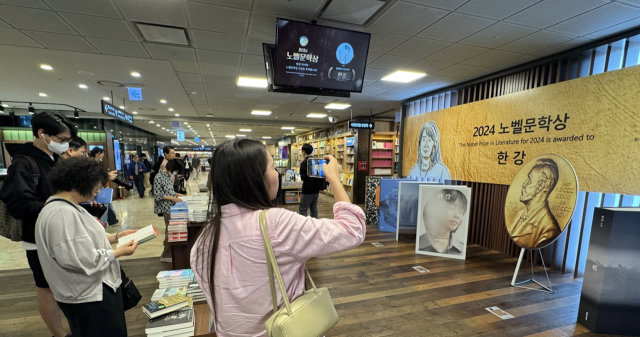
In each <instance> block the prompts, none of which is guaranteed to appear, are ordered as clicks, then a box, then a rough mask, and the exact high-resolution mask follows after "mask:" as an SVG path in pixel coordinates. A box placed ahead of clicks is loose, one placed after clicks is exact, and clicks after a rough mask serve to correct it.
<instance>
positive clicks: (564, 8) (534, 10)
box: [504, 0, 610, 28]
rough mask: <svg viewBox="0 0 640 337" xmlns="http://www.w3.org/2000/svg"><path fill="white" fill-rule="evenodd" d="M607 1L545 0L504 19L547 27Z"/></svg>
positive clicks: (520, 23) (525, 24) (521, 23)
mask: <svg viewBox="0 0 640 337" xmlns="http://www.w3.org/2000/svg"><path fill="white" fill-rule="evenodd" d="M609 2H610V1H609V0H545V1H541V2H538V3H537V4H535V5H533V6H531V7H529V8H527V9H525V10H523V11H522V12H520V13H517V14H515V15H513V16H510V17H509V18H507V19H505V20H504V21H507V22H511V23H515V24H519V25H524V26H531V27H537V28H547V27H549V26H552V25H555V24H556V23H559V22H562V21H564V20H567V19H570V18H572V17H574V16H576V15H580V14H582V13H584V12H587V11H590V10H592V9H594V8H596V7H599V6H602V5H604V4H607V3H609Z"/></svg>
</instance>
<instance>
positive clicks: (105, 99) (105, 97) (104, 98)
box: [102, 96, 111, 101]
mask: <svg viewBox="0 0 640 337" xmlns="http://www.w3.org/2000/svg"><path fill="white" fill-rule="evenodd" d="M102 100H103V101H110V100H111V98H109V97H107V96H104V97H102Z"/></svg>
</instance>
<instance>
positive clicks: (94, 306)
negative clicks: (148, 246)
mask: <svg viewBox="0 0 640 337" xmlns="http://www.w3.org/2000/svg"><path fill="white" fill-rule="evenodd" d="M50 179H51V185H52V188H53V191H54V192H55V194H54V195H53V196H51V197H50V198H49V199H48V200H47V202H46V204H45V206H44V208H43V209H42V211H41V212H40V215H39V216H38V220H37V222H36V230H35V239H36V240H35V241H36V245H37V247H38V258H39V259H40V264H41V265H42V269H43V271H44V276H45V277H46V279H47V281H48V282H49V286H50V288H51V291H52V292H53V296H54V297H55V300H56V301H57V302H58V306H59V307H60V309H61V310H62V312H63V313H64V315H65V316H66V317H67V320H68V321H69V327H70V328H71V335H72V336H91V337H102V336H104V337H107V336H109V337H112V336H126V335H127V326H126V322H125V318H124V306H123V298H122V289H121V285H122V280H121V277H120V264H119V262H118V260H117V258H118V257H120V256H127V255H132V254H133V253H134V252H135V250H136V248H137V246H138V244H137V243H136V242H134V241H133V240H131V241H129V243H127V244H126V245H123V246H121V247H120V248H118V249H116V250H113V249H112V248H111V244H114V243H117V242H118V238H119V237H123V236H126V235H129V234H131V233H135V232H136V231H135V230H126V231H123V232H120V233H116V234H107V233H106V232H105V231H104V228H103V227H102V225H101V224H100V223H99V222H98V220H96V218H94V217H93V216H91V215H90V214H89V213H88V212H87V211H86V210H85V209H84V208H82V207H80V206H79V204H80V203H83V202H89V201H91V200H93V199H94V198H95V197H96V195H97V194H98V193H99V192H100V190H102V186H103V185H104V184H105V183H106V182H107V181H108V180H109V174H108V172H107V170H106V169H105V168H104V167H103V166H102V164H101V163H99V162H97V161H95V160H93V159H91V158H86V157H74V158H69V159H67V160H64V161H61V162H59V163H58V164H57V165H56V166H55V167H54V168H53V170H52V171H51V173H50Z"/></svg>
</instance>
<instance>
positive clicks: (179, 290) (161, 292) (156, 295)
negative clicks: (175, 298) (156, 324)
mask: <svg viewBox="0 0 640 337" xmlns="http://www.w3.org/2000/svg"><path fill="white" fill-rule="evenodd" d="M189 285H191V284H189ZM175 294H181V295H184V296H187V295H188V294H187V287H169V288H161V289H157V290H156V291H154V292H153V295H151V300H152V301H156V300H159V299H161V298H163V297H168V296H172V295H175Z"/></svg>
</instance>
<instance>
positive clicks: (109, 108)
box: [100, 101, 133, 124]
mask: <svg viewBox="0 0 640 337" xmlns="http://www.w3.org/2000/svg"><path fill="white" fill-rule="evenodd" d="M100 102H102V114H103V115H107V116H111V117H113V118H115V119H119V120H121V121H125V122H128V123H131V124H133V115H130V114H128V113H126V112H125V111H124V110H121V109H120V108H118V107H116V106H115V105H111V104H109V103H107V102H105V101H100Z"/></svg>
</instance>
